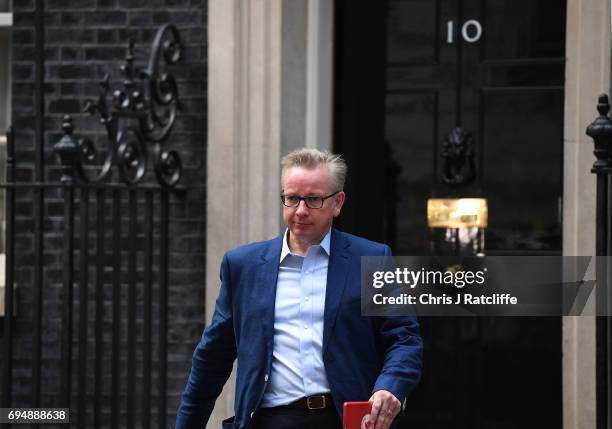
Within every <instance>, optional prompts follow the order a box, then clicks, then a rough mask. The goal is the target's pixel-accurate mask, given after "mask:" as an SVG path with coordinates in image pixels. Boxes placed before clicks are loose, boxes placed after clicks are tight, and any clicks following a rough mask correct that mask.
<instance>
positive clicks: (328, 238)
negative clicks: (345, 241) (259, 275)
mask: <svg viewBox="0 0 612 429" xmlns="http://www.w3.org/2000/svg"><path fill="white" fill-rule="evenodd" d="M288 234H289V228H285V234H284V235H283V248H282V250H281V254H280V262H283V259H285V257H286V256H287V255H289V254H290V253H291V251H290V250H289V244H288V243H287V237H288ZM330 243H331V228H330V229H329V231H327V234H325V237H323V240H321V243H320V244H319V245H320V246H321V248H322V249H323V250H325V253H327V256H329V255H330V250H331V249H330Z"/></svg>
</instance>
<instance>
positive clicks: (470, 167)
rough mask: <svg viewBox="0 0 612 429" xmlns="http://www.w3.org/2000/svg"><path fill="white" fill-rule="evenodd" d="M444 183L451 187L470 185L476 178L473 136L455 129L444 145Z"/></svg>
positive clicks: (457, 128) (459, 128)
mask: <svg viewBox="0 0 612 429" xmlns="http://www.w3.org/2000/svg"><path fill="white" fill-rule="evenodd" d="M442 158H443V162H444V164H443V170H442V179H443V180H444V183H446V184H448V185H451V186H455V187H456V186H462V185H468V184H470V183H471V182H472V181H473V180H474V178H475V177H476V166H475V165H474V142H473V138H472V134H471V133H468V132H466V131H465V130H464V129H463V128H461V127H455V128H453V129H452V130H451V132H450V133H449V134H448V135H447V136H446V138H445V139H444V143H443V144H442Z"/></svg>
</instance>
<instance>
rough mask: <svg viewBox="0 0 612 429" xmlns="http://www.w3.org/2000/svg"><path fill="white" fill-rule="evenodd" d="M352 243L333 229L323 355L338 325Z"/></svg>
mask: <svg viewBox="0 0 612 429" xmlns="http://www.w3.org/2000/svg"><path fill="white" fill-rule="evenodd" d="M349 246H350V243H349V241H348V239H347V238H346V237H345V236H344V235H343V234H342V233H340V232H339V231H337V230H335V229H332V235H331V243H330V256H329V264H328V267H327V287H326V290H325V311H324V316H323V353H325V349H326V347H327V343H328V341H329V338H330V336H331V333H332V331H333V328H334V324H335V323H336V316H337V315H338V307H339V306H340V302H341V301H342V295H343V293H344V289H345V287H346V277H347V274H348V271H349V267H350V262H351V254H350V252H349V251H348V248H349Z"/></svg>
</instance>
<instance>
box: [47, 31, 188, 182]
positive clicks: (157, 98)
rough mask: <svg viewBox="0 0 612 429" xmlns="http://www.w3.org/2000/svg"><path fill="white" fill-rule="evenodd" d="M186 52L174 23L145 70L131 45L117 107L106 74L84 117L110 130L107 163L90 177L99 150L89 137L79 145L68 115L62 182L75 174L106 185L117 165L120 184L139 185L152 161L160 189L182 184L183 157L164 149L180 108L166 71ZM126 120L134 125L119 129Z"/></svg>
mask: <svg viewBox="0 0 612 429" xmlns="http://www.w3.org/2000/svg"><path fill="white" fill-rule="evenodd" d="M182 52H183V49H182V44H181V39H180V36H179V32H178V30H177V29H176V27H175V26H174V25H171V24H167V25H164V26H162V27H161V28H160V29H159V30H158V31H157V34H156V36H155V39H154V40H153V44H152V48H151V54H150V57H149V63H148V66H147V68H146V69H144V70H141V69H138V68H137V67H136V66H135V64H134V62H135V57H134V43H133V42H132V41H130V42H129V44H128V48H127V55H126V58H125V64H124V65H122V66H121V67H120V70H121V73H122V74H123V77H124V80H123V87H122V88H120V89H116V90H114V91H112V107H109V104H110V103H109V101H108V99H109V92H111V88H110V84H109V82H110V76H109V75H108V74H107V75H106V76H105V77H104V79H102V81H101V82H100V90H99V95H98V98H97V100H95V101H93V100H88V101H87V102H86V105H85V109H84V113H87V114H89V115H91V116H99V120H100V123H101V124H102V125H103V126H104V127H105V128H106V135H107V139H108V141H107V145H106V147H107V150H106V154H105V156H104V162H102V163H101V165H100V164H99V165H97V167H98V172H97V174H91V173H90V172H89V170H88V169H87V167H88V166H93V165H95V164H96V160H97V159H99V157H98V155H97V152H96V147H95V145H94V143H93V142H92V141H91V140H90V139H87V138H81V139H78V140H76V141H75V140H74V138H73V136H72V133H73V130H74V126H73V125H72V118H71V117H70V116H69V115H67V116H66V117H65V118H64V122H63V124H62V129H63V131H64V136H63V137H62V139H61V140H60V141H59V142H58V143H57V144H56V145H55V147H54V149H55V151H56V152H57V153H58V155H59V156H60V161H61V162H62V164H63V165H64V169H63V171H64V177H63V178H62V180H71V177H70V178H67V177H66V175H72V174H74V172H76V175H77V177H78V178H79V179H80V180H82V181H84V182H103V181H105V180H106V179H107V178H108V177H109V175H110V174H111V170H112V166H113V165H117V168H118V170H119V177H120V178H121V180H122V181H124V182H125V183H127V184H130V185H134V184H136V183H138V182H140V181H141V180H142V179H143V178H144V176H145V173H146V171H147V165H148V160H149V159H152V162H153V167H154V171H155V177H156V179H157V181H158V182H159V184H161V185H162V186H170V187H172V186H175V185H176V184H177V183H178V182H179V180H180V178H181V173H182V164H181V158H180V156H179V154H178V152H176V151H174V150H166V149H164V145H165V143H166V141H167V140H168V137H169V135H170V133H171V131H172V127H173V126H174V123H175V121H176V115H177V111H178V109H179V108H180V103H179V99H178V85H177V83H176V79H175V77H174V76H173V75H172V74H171V73H168V72H166V71H165V66H166V65H172V64H176V63H178V62H179V61H180V60H181V58H182ZM121 121H128V122H131V123H130V124H129V125H123V124H122V123H121V125H120V122H121ZM75 153H78V156H76V155H75ZM66 163H68V164H66Z"/></svg>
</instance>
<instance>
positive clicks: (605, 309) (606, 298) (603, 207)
mask: <svg viewBox="0 0 612 429" xmlns="http://www.w3.org/2000/svg"><path fill="white" fill-rule="evenodd" d="M597 111H598V112H599V117H597V118H596V119H595V121H593V123H592V124H591V125H589V126H588V128H587V131H586V133H587V135H588V136H590V137H591V138H592V139H593V141H594V142H595V151H594V153H595V156H596V158H597V160H596V161H595V163H594V164H593V168H592V169H591V172H592V173H593V174H596V175H597V202H596V255H597V256H598V258H597V267H596V269H597V273H596V275H597V291H596V293H597V300H596V302H597V303H596V307H597V308H596V310H597V318H596V341H597V351H596V402H597V409H596V422H597V429H609V428H610V427H611V426H610V425H611V424H612V417H611V413H612V403H611V401H612V395H611V393H610V387H611V386H610V385H611V382H610V377H611V367H612V363H611V362H610V359H612V350H611V348H612V341H611V339H610V336H611V335H612V326H610V322H611V320H612V317H610V310H612V306H611V305H610V299H611V298H612V297H611V296H610V295H611V294H610V293H609V291H608V286H609V284H608V281H609V278H608V270H609V268H610V267H608V266H607V256H609V255H610V235H609V233H610V226H611V225H610V217H611V215H612V212H611V210H610V205H609V204H610V201H609V189H610V177H611V176H612V119H610V118H609V117H608V112H609V111H610V103H609V99H608V96H607V95H606V94H602V95H600V96H599V100H598V104H597Z"/></svg>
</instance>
